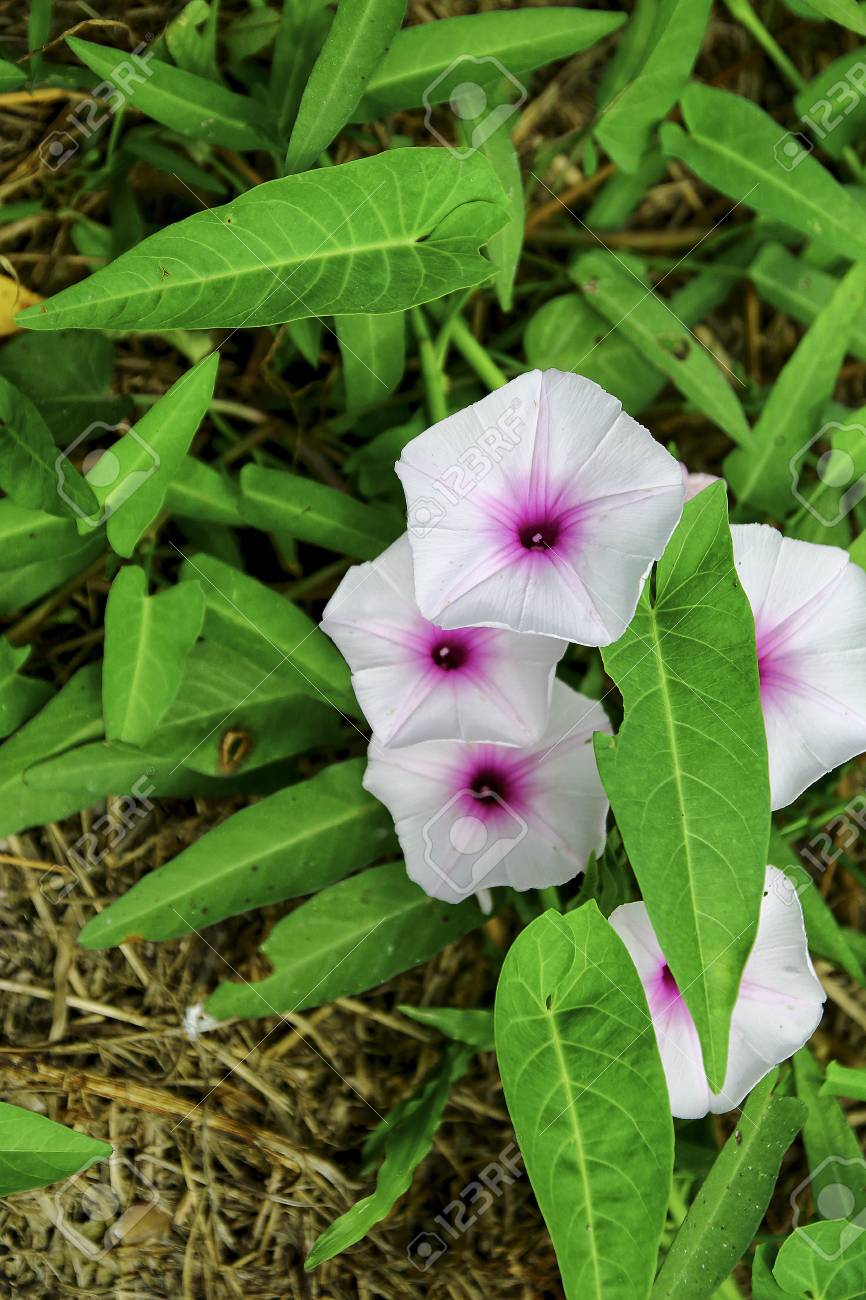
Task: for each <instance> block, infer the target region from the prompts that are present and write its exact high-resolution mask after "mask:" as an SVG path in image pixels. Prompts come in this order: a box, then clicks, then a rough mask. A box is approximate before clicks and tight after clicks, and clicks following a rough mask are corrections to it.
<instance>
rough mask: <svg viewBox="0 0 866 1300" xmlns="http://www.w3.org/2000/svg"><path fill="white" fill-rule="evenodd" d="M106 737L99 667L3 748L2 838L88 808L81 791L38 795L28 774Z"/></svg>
mask: <svg viewBox="0 0 866 1300" xmlns="http://www.w3.org/2000/svg"><path fill="white" fill-rule="evenodd" d="M101 735H102V708H101V706H100V699H99V664H88V665H87V667H86V668H81V669H79V671H78V672H77V673H76V674H75V676H74V677H72V678H70V680H69V681H68V682H67V683H66V685H65V686H64V687H63V688H62V690H60V691H58V693H57V694H56V695H55V696H53V698H52V699H50V700H49V701H48V703H47V704H46V705H45V707H44V708H43V709H40V711H39V713H37V714H36V716H35V717H34V718H31V719H30V721H29V722H27V723H25V725H24V726H23V727H22V728H21V729H20V731H17V732H16V733H15V735H14V736H13V737H12V738H11V739H10V740H7V741H6V742H5V744H3V745H0V836H6V835H16V834H17V833H18V832H19V831H22V830H26V829H27V828H28V827H30V826H41V825H43V824H44V823H45V822H53V821H60V820H61V818H63V817H68V816H69V815H70V813H74V812H77V811H78V809H79V808H80V807H82V806H83V802H88V801H87V800H85V801H83V802H79V796H78V794H77V793H76V792H75V791H70V790H68V789H67V790H64V789H63V788H62V787H58V786H56V785H55V786H52V787H51V788H49V789H47V790H32V789H31V788H30V787H29V786H27V785H25V783H24V780H23V778H22V773H23V772H24V771H25V769H26V768H29V767H32V766H33V765H34V764H35V763H40V762H43V761H44V760H45V759H47V758H50V757H51V755H52V754H58V753H59V752H60V751H61V750H63V749H68V748H71V747H72V746H73V745H76V744H78V743H79V742H81V741H85V740H93V739H94V738H95V737H97V736H101Z"/></svg>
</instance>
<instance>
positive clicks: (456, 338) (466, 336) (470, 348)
mask: <svg viewBox="0 0 866 1300" xmlns="http://www.w3.org/2000/svg"><path fill="white" fill-rule="evenodd" d="M451 341H452V343H453V344H454V346H455V348H456V349H457V351H458V352H459V353H460V355H461V356H462V357H463V360H464V361H467V362H468V363H469V365H470V366H471V367H472V369H473V370H474V371H475V373H476V375H477V376H478V378H479V379H480V380H481V382H482V383H484V384H486V385H487V387H488V388H489V389H491V391H492V390H493V389H494V388H504V387H505V385H506V384H507V383H508V376H507V375H505V374H503V373H502V371H501V370H500V369H499V366H497V364H496V362H495V361H494V360H493V358H492V357H491V356H490V353H489V352H488V351H487V349H486V348H485V347H484V346H483V345H482V344H481V343H479V342H478V340H477V338H476V337H475V335H474V334H473V333H472V331H471V329H470V328H469V326H468V325H467V324H466V322H465V320H463V318H462V316H458V317H455V319H454V321H453V322H452V325H451Z"/></svg>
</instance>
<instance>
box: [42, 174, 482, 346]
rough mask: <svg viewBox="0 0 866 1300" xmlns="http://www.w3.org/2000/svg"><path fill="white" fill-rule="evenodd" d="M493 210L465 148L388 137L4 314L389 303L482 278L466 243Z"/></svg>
mask: <svg viewBox="0 0 866 1300" xmlns="http://www.w3.org/2000/svg"><path fill="white" fill-rule="evenodd" d="M506 218H507V208H506V206H505V198H504V195H503V193H502V189H501V187H500V185H499V182H498V181H497V180H496V177H495V175H494V173H493V171H492V170H491V168H490V164H489V163H488V162H487V161H486V160H485V159H484V158H482V157H481V156H480V155H479V154H473V155H472V156H471V157H469V158H465V159H463V160H459V159H457V158H455V157H453V156H452V155H451V154H450V153H449V152H448V151H447V150H446V149H391V150H389V151H388V152H387V153H382V154H377V155H376V156H375V157H373V158H362V159H360V160H359V161H357V162H350V163H344V164H342V165H341V166H339V167H325V168H321V169H320V170H318V171H312V172H305V173H303V174H302V175H300V176H286V177H284V178H283V179H282V180H275V181H266V182H265V183H264V184H263V185H257V186H256V187H255V189H252V190H249V191H248V192H247V193H246V194H242V195H240V197H239V198H237V199H234V200H233V201H232V202H231V203H227V204H225V205H224V206H223V207H219V208H210V209H208V210H207V211H205V212H197V213H195V214H194V215H193V216H191V217H187V218H186V219H185V220H184V221H180V222H178V223H177V224H176V225H174V226H169V227H168V228H167V229H165V230H161V231H159V232H158V233H157V234H155V235H151V236H150V238H149V239H145V240H143V241H142V243H140V244H139V245H138V246H137V247H136V248H133V249H130V250H129V252H127V253H124V254H123V255H122V256H121V257H118V258H117V259H116V261H114V262H112V263H111V265H110V266H106V267H104V268H103V269H102V270H100V271H97V272H96V273H95V274H94V275H91V276H90V277H89V278H88V279H86V280H83V281H81V283H80V284H74V285H72V286H71V287H70V288H68V289H64V290H63V291H62V292H61V293H59V294H57V295H56V296H55V297H54V298H51V299H49V300H48V302H43V303H40V304H39V306H38V308H37V309H36V310H35V311H33V310H28V311H25V312H20V313H19V314H18V316H17V317H16V320H17V322H18V323H19V324H20V325H24V326H26V327H27V328H29V329H63V328H64V327H66V326H74V327H76V328H89V329H94V328H99V327H100V326H109V327H111V328H112V329H131V330H161V329H175V328H185V329H211V328H220V327H228V328H231V327H233V326H238V327H240V326H242V325H243V326H246V327H247V328H250V329H253V328H255V327H256V326H258V325H274V324H278V323H281V322H283V321H292V320H298V319H300V318H301V317H304V316H321V315H329V314H341V313H351V312H368V311H372V312H389V311H402V310H404V309H405V308H407V307H413V306H416V305H417V304H419V303H422V302H427V301H429V300H430V299H433V298H441V297H442V296H443V295H444V294H446V293H451V292H452V291H453V290H455V289H465V288H469V287H470V286H472V285H476V284H480V283H481V282H482V281H483V280H487V279H489V278H490V275H491V273H492V269H493V268H492V267H491V265H490V263H489V262H488V261H487V259H486V258H485V257H483V256H482V255H481V253H480V252H479V249H480V247H481V245H482V244H483V243H484V242H485V241H486V240H487V239H488V238H489V237H490V235H492V234H493V232H494V231H495V230H498V229H499V227H500V226H501V225H503V223H504V222H505V220H506Z"/></svg>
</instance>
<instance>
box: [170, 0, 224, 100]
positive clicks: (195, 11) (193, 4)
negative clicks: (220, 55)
mask: <svg viewBox="0 0 866 1300" xmlns="http://www.w3.org/2000/svg"><path fill="white" fill-rule="evenodd" d="M218 21H219V0H213V3H212V4H208V0H187V3H186V4H185V5H184V7H183V9H181V11H180V13H179V14H178V15H177V17H176V18H173V19H172V20H171V22H170V23H169V24H168V26H167V27H166V29H165V43H166V45H167V46H168V50H169V53H170V54H171V57H172V58H173V59H174V61H175V63H176V64H177V66H178V67H179V68H183V69H184V70H185V71H186V72H194V73H195V74H196V75H197V76H199V77H209V78H210V79H211V80H212V81H219V79H220V75H219V71H218V69H217V60H216V35H217V23H218ZM199 28H202V30H201V31H199V30H198V29H199Z"/></svg>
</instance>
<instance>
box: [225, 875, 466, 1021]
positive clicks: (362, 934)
mask: <svg viewBox="0 0 866 1300" xmlns="http://www.w3.org/2000/svg"><path fill="white" fill-rule="evenodd" d="M482 920H483V916H482V913H481V911H480V910H479V907H478V904H477V903H476V901H475V899H474V898H471V899H466V901H465V902H462V903H458V904H457V905H456V906H455V905H454V904H453V903H440V902H438V901H437V900H436V899H435V898H428V896H427V895H426V894H425V893H424V891H423V889H420V888H419V887H418V886H417V885H416V884H414V883H413V882H412V881H411V880H410V879H409V877H408V876H407V875H406V867H405V865H404V864H403V863H402V862H389V863H388V865H387V866H384V867H371V868H370V870H369V871H362V872H361V873H360V875H357V876H352V877H351V878H350V879H349V880H343V881H340V883H339V884H337V885H331V886H330V888H328V889H323V890H322V892H321V893H320V894H316V896H315V897H314V898H311V899H310V900H309V902H306V903H302V904H301V906H300V907H298V908H296V909H295V911H294V912H290V913H289V915H288V916H284V917H283V919H282V920H281V921H279V922H278V923H277V924H276V925H275V926H274V928H273V930H272V931H271V933H270V934H269V935H268V938H267V940H266V941H265V943H264V944H263V945H262V952H263V953H264V954H265V956H266V957H268V958H270V960H271V962H272V964H273V967H274V970H273V974H271V975H269V976H268V977H267V978H266V979H263V980H259V981H258V982H257V983H255V984H247V983H245V984H221V985H220V987H219V988H218V989H217V990H216V992H215V993H213V994H212V995H211V997H210V999H209V1000H208V1003H207V1007H206V1010H207V1012H208V1014H209V1015H212V1016H216V1017H217V1019H219V1020H226V1019H228V1018H229V1017H231V1016H250V1017H255V1016H272V1015H275V1014H277V1013H279V1012H282V1011H303V1010H304V1008H305V1007H318V1006H321V1004H322V1003H323V1002H331V1001H333V1000H334V998H343V997H349V996H350V995H352V994H355V993H363V992H364V991H365V990H366V989H370V988H374V987H375V986H376V985H377V984H382V983H383V982H384V981H385V980H388V979H391V978H393V976H394V975H399V974H401V973H402V972H403V971H404V970H410V969H411V968H412V967H413V966H418V965H419V964H420V963H421V962H422V961H426V960H427V959H428V957H432V956H434V954H435V953H437V952H439V951H441V949H442V948H444V947H446V945H447V944H449V943H451V941H452V940H453V939H456V938H457V937H458V936H459V935H461V934H466V933H467V931H469V930H474V929H475V928H476V927H477V926H479V925H480V924H481V923H482Z"/></svg>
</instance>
